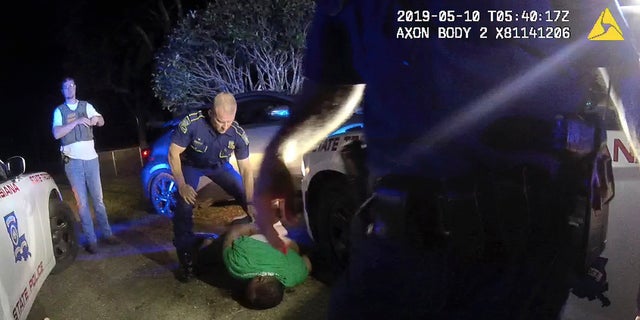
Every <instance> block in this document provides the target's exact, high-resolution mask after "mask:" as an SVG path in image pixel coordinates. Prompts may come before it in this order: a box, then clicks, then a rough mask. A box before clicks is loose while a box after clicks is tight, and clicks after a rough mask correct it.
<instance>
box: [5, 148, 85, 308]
mask: <svg viewBox="0 0 640 320" xmlns="http://www.w3.org/2000/svg"><path fill="white" fill-rule="evenodd" d="M0 221H1V222H2V225H3V227H0V259H1V261H0V318H1V319H6V320H19V319H26V318H27V315H28V314H29V310H31V306H32V305H33V302H34V300H35V298H36V295H37V294H38V291H39V290H40V288H41V287H42V284H43V283H44V281H45V279H46V278H47V276H48V275H49V274H50V273H56V272H60V271H62V270H64V269H66V268H67V267H68V266H69V265H70V264H71V263H72V262H73V261H74V260H75V258H76V255H77V253H78V245H77V237H76V233H75V221H74V218H73V211H71V208H69V206H68V205H67V204H66V203H64V202H63V200H62V194H61V192H60V190H59V189H58V186H57V185H56V183H55V181H54V180H53V178H52V177H51V176H50V175H49V174H48V173H46V172H37V173H25V160H24V158H22V157H11V158H9V159H8V160H7V162H6V163H5V162H2V161H0Z"/></svg>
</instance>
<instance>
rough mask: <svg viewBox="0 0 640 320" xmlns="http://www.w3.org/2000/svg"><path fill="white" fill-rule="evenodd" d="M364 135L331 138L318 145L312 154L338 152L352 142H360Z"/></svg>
mask: <svg viewBox="0 0 640 320" xmlns="http://www.w3.org/2000/svg"><path fill="white" fill-rule="evenodd" d="M361 135H362V134H356V135H348V136H337V137H330V138H327V139H325V140H324V141H322V142H321V143H320V144H318V147H317V148H315V149H314V150H312V151H311V152H322V151H338V150H339V149H340V147H342V146H344V145H345V144H347V143H348V142H350V141H354V140H360V139H361Z"/></svg>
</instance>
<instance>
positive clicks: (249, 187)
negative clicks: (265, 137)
mask: <svg viewBox="0 0 640 320" xmlns="http://www.w3.org/2000/svg"><path fill="white" fill-rule="evenodd" d="M237 162H238V170H239V171H240V175H241V176H242V184H243V185H244V191H245V193H246V195H247V202H253V183H254V182H253V170H251V162H250V161H249V158H248V157H247V158H246V159H242V160H237Z"/></svg>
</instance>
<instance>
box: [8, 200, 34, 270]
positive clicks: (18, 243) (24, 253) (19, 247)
mask: <svg viewBox="0 0 640 320" xmlns="http://www.w3.org/2000/svg"><path fill="white" fill-rule="evenodd" d="M4 224H5V226H6V227H7V233H8V234H9V238H10V239H11V243H12V244H13V254H14V256H15V262H16V263H17V262H18V261H27V259H29V257H31V252H29V244H27V237H26V236H25V234H24V233H23V234H22V235H20V229H18V218H17V217H16V214H15V212H11V213H9V214H8V215H6V216H4Z"/></svg>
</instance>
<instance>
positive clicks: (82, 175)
mask: <svg viewBox="0 0 640 320" xmlns="http://www.w3.org/2000/svg"><path fill="white" fill-rule="evenodd" d="M64 171H65V173H66V174H67V179H69V182H70V183H71V188H72V189H73V194H74V196H75V198H76V203H77V204H78V213H79V215H80V221H81V223H82V230H83V232H84V235H85V238H86V241H87V242H88V243H89V244H93V243H96V242H97V240H98V239H97V237H96V233H95V231H94V230H93V219H92V218H91V209H90V208H89V195H90V196H91V201H92V202H93V209H94V213H95V216H96V221H97V223H98V227H99V228H100V232H101V233H102V236H103V237H105V238H108V237H111V236H112V235H113V233H112V232H111V226H110V225H109V220H108V218H107V210H106V208H105V206H104V201H103V199H102V182H101V181H100V163H99V162H98V158H95V159H93V160H79V159H69V162H68V163H67V164H65V165H64ZM87 191H88V194H87Z"/></svg>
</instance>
